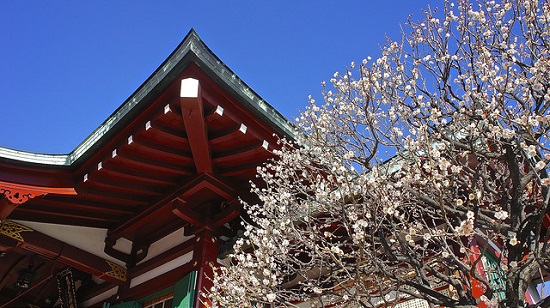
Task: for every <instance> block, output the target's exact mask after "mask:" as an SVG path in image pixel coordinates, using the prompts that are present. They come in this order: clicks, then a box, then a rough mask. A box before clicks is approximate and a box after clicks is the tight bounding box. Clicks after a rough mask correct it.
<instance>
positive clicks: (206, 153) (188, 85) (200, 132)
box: [180, 78, 212, 174]
mask: <svg viewBox="0 0 550 308" xmlns="http://www.w3.org/2000/svg"><path fill="white" fill-rule="evenodd" d="M180 96H181V114H182V117H183V124H184V125H185V130H186V132H187V138H188V139H189V144H190V145H191V153H192V154H193V159H194V160H195V166H196V168H197V173H198V174H201V173H212V159H211V155H210V146H209V145H208V136H207V133H206V122H205V119H204V110H203V105H202V93H201V89H200V85H199V81H198V80H197V79H193V78H187V79H184V80H182V81H181V93H180Z"/></svg>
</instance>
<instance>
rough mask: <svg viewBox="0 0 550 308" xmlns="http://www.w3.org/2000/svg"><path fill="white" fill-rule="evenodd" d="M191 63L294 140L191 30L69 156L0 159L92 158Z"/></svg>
mask: <svg viewBox="0 0 550 308" xmlns="http://www.w3.org/2000/svg"><path fill="white" fill-rule="evenodd" d="M192 62H193V63H195V64H196V65H198V66H199V67H201V68H202V69H203V70H204V71H205V72H206V73H207V74H208V75H210V76H211V77H212V78H214V79H215V80H217V81H219V83H220V86H222V87H223V88H224V89H225V90H227V91H228V92H229V93H231V94H233V95H235V96H236V98H238V100H239V101H240V102H241V103H242V104H243V106H244V107H245V108H247V109H248V110H250V111H251V112H252V113H253V114H254V115H255V116H257V117H259V120H261V121H262V122H265V123H266V124H268V125H270V126H271V127H272V128H273V129H274V130H275V131H276V132H277V133H279V134H281V135H283V136H287V137H291V138H292V136H293V134H294V133H293V132H294V129H293V126H292V124H290V122H289V121H288V120H286V119H285V118H284V117H283V116H282V115H281V114H280V113H279V112H278V111H277V110H275V108H273V107H272V106H271V105H270V104H268V103H267V102H266V101H265V100H264V99H262V98H261V97H260V96H259V95H258V94H257V93H256V92H255V91H254V90H252V89H251V88H250V87H249V86H248V85H247V84H246V83H245V82H244V81H242V80H241V79H240V78H239V77H238V76H237V75H236V74H235V73H234V72H233V71H232V70H231V69H229V67H227V65H225V63H223V62H222V61H221V60H220V59H219V58H218V57H217V56H216V55H215V54H214V53H213V52H212V51H211V50H210V49H209V48H208V47H207V46H206V45H205V44H204V43H203V42H202V40H201V39H200V38H199V36H198V35H197V33H196V32H195V31H194V30H193V29H191V31H190V32H189V33H188V34H187V36H186V37H185V38H184V40H183V41H182V42H181V43H180V45H179V46H178V47H177V48H176V50H174V52H172V54H171V55H170V56H169V57H168V58H167V59H166V60H165V61H164V63H162V65H161V66H160V67H159V68H158V69H157V70H156V71H155V72H154V73H153V74H152V75H151V76H150V77H149V78H148V79H147V80H146V81H145V82H144V83H143V84H142V85H141V86H140V87H139V88H138V89H137V90H136V91H135V92H134V93H133V94H132V95H131V96H130V97H129V98H128V99H127V100H126V101H125V102H124V103H123V104H122V105H121V106H120V107H119V108H118V109H117V110H116V111H115V112H114V113H113V114H112V115H111V116H110V117H109V118H107V120H105V121H104V122H103V123H102V124H101V125H100V126H99V127H98V128H97V129H96V130H94V131H93V132H92V133H91V134H90V135H89V136H88V137H87V138H86V139H84V141H83V142H82V143H80V144H79V145H78V146H77V147H76V148H75V149H74V150H73V151H72V152H71V153H70V154H41V153H33V152H27V151H20V150H14V149H9V148H4V147H0V158H4V159H8V160H13V161H17V162H25V163H34V164H39V165H47V166H72V165H74V164H76V163H77V162H79V161H81V160H82V159H83V158H85V157H88V156H90V155H92V152H93V149H98V148H101V145H102V144H103V143H105V142H107V141H108V139H109V138H108V136H109V135H112V134H113V133H115V134H116V130H117V129H116V128H117V127H118V128H120V126H121V125H123V123H125V122H127V121H129V120H131V116H132V114H135V113H137V112H139V110H141V109H142V108H145V107H146V105H147V102H148V101H149V99H147V97H148V96H149V95H150V94H153V93H159V92H160V91H162V90H163V88H164V87H166V85H167V84H169V83H170V82H171V81H172V78H175V76H177V75H178V74H179V73H181V72H182V71H183V70H184V69H185V68H186V67H188V66H189V64H190V63H192Z"/></svg>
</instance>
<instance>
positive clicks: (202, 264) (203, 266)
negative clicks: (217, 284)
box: [195, 229, 218, 308]
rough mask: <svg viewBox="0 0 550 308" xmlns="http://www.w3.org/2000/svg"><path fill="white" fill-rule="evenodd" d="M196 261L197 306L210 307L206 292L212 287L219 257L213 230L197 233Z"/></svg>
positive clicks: (197, 307) (199, 307)
mask: <svg viewBox="0 0 550 308" xmlns="http://www.w3.org/2000/svg"><path fill="white" fill-rule="evenodd" d="M195 252H196V254H195V262H197V266H198V269H197V284H196V292H197V293H196V295H195V307H196V308H205V307H210V306H211V305H210V303H209V302H208V301H207V299H206V294H207V293H208V292H209V291H210V289H211V288H212V285H213V283H212V279H213V278H214V270H213V266H214V265H215V264H216V263H217V258H218V241H217V239H216V237H215V236H214V235H213V233H212V231H211V230H209V229H205V230H203V231H202V232H200V233H199V234H197V246H196V249H195Z"/></svg>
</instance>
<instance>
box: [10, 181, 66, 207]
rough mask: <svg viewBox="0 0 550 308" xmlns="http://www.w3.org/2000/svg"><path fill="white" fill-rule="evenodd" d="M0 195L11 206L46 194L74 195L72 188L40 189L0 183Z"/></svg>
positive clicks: (31, 186) (39, 187)
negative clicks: (0, 194) (2, 195)
mask: <svg viewBox="0 0 550 308" xmlns="http://www.w3.org/2000/svg"><path fill="white" fill-rule="evenodd" d="M0 193H2V194H4V196H5V197H6V199H7V200H9V201H10V202H11V203H12V204H17V205H19V204H23V203H25V202H27V201H29V199H32V198H36V197H39V196H44V195H46V194H48V193H52V194H61V195H76V191H75V190H74V188H72V187H41V186H33V185H25V184H17V183H9V182H4V181H0Z"/></svg>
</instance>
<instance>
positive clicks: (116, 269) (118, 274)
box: [105, 260, 126, 281]
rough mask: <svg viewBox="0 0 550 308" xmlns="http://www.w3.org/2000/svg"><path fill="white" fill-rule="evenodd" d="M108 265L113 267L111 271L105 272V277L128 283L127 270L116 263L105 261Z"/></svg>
mask: <svg viewBox="0 0 550 308" xmlns="http://www.w3.org/2000/svg"><path fill="white" fill-rule="evenodd" d="M105 262H107V264H109V266H110V267H111V271H109V272H105V275H107V276H111V277H113V278H116V279H118V280H120V281H126V269H125V268H124V267H122V266H120V265H118V264H116V263H114V262H111V261H108V260H105Z"/></svg>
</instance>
